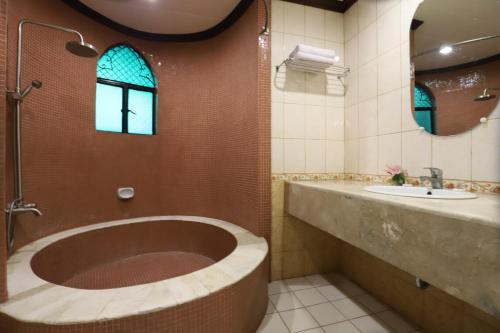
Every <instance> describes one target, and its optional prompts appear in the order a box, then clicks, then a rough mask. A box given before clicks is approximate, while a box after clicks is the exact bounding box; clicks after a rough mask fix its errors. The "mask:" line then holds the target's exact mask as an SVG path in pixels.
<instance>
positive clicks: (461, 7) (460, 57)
mask: <svg viewBox="0 0 500 333" xmlns="http://www.w3.org/2000/svg"><path fill="white" fill-rule="evenodd" d="M414 18H415V19H417V20H420V21H423V22H424V24H422V25H421V26H420V27H419V28H418V29H417V30H416V31H415V53H414V54H419V53H421V52H423V51H426V50H431V49H434V48H439V47H441V46H442V45H444V44H451V43H456V42H460V41H464V40H469V39H474V38H478V37H482V36H488V35H500V1H499V0H473V1H471V0H425V1H424V2H423V3H422V4H421V5H420V6H419V8H418V9H417V12H416V14H415V16H414ZM498 53H500V38H497V39H493V40H490V41H484V42H478V43H473V44H469V45H467V46H462V47H460V48H456V49H455V52H453V53H452V54H450V55H447V56H443V55H441V54H440V53H439V52H434V53H431V54H428V55H425V56H420V57H417V58H414V59H413V61H414V63H415V67H416V70H427V69H435V68H444V67H449V66H454V65H458V64H463V63H468V62H472V61H476V60H480V59H484V58H487V57H490V56H492V55H495V54H498Z"/></svg>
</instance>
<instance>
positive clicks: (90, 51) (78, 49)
mask: <svg viewBox="0 0 500 333" xmlns="http://www.w3.org/2000/svg"><path fill="white" fill-rule="evenodd" d="M66 50H68V51H69V52H71V53H73V54H74V55H77V56H79V57H84V58H94V57H97V55H98V54H99V51H97V48H96V47H95V46H94V45H92V44H89V43H85V42H84V41H83V40H82V41H76V40H75V41H71V42H67V43H66Z"/></svg>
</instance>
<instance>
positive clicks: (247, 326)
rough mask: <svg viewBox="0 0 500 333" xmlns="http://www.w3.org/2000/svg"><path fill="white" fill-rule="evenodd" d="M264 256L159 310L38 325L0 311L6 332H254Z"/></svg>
mask: <svg viewBox="0 0 500 333" xmlns="http://www.w3.org/2000/svg"><path fill="white" fill-rule="evenodd" d="M267 275H268V263H267V260H266V261H264V262H262V264H261V265H260V266H259V267H258V268H257V269H256V270H255V271H254V272H253V273H252V274H250V275H249V276H247V277H246V278H244V279H242V280H241V281H239V282H238V283H236V284H234V285H232V286H230V287H228V288H226V289H223V290H221V291H219V292H217V293H214V294H211V295H209V296H207V297H204V298H201V299H198V300H196V301H193V302H190V303H186V304H182V305H179V306H176V307H172V308H169V309H166V310H163V311H159V312H153V313H148V314H144V315H138V316H131V317H126V318H121V319H117V320H109V321H100V322H96V323H89V324H80V325H61V326H57V325H39V324H32V323H22V322H16V321H14V320H12V319H11V318H9V317H6V316H3V315H0V332H2V333H3V332H8V333H146V332H147V333H181V332H182V333H254V332H255V331H256V330H257V327H258V326H259V324H260V321H261V320H262V317H263V316H264V313H265V311H266V308H267V302H268V299H267Z"/></svg>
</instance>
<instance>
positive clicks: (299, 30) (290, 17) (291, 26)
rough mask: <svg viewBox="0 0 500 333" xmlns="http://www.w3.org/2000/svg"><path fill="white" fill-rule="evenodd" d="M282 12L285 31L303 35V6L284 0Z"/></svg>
mask: <svg viewBox="0 0 500 333" xmlns="http://www.w3.org/2000/svg"><path fill="white" fill-rule="evenodd" d="M284 14H285V18H284V30H285V32H286V33H289V34H294V35H301V36H303V35H304V34H305V6H302V5H297V4H295V3H290V2H285V3H284Z"/></svg>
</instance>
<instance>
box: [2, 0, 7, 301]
mask: <svg viewBox="0 0 500 333" xmlns="http://www.w3.org/2000/svg"><path fill="white" fill-rule="evenodd" d="M6 44H7V0H0V203H1V205H3V204H4V203H5V202H6V200H5V194H6V193H5V192H6V190H5V176H6V170H5V155H6V153H5V138H6V128H5V121H6V99H5V90H6V84H5V81H6V72H5V71H6V66H7V51H6V49H7V47H6ZM1 205H0V207H2V208H3V206H1ZM4 226H5V214H3V213H2V214H0V302H2V301H3V300H5V299H6V298H7V285H6V284H7V267H6V265H5V261H6V257H7V253H6V248H5V246H4V245H5V244H6V241H5V237H6V235H5V227H4Z"/></svg>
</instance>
